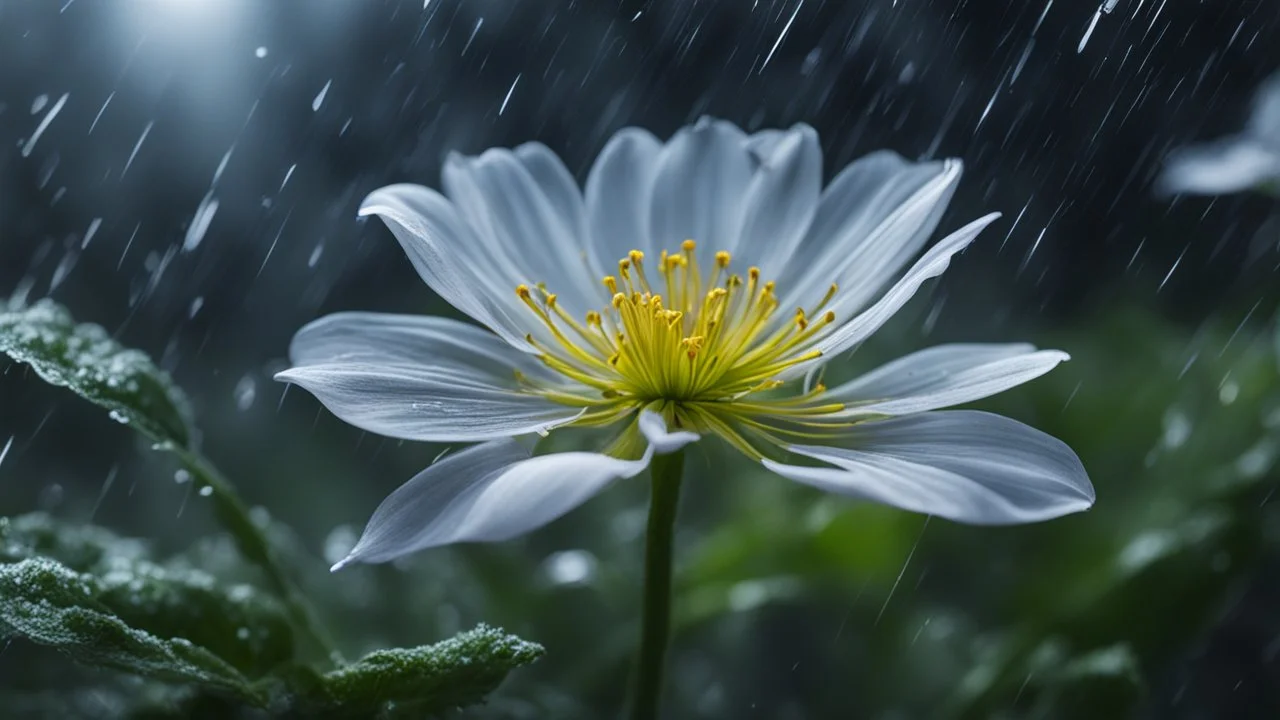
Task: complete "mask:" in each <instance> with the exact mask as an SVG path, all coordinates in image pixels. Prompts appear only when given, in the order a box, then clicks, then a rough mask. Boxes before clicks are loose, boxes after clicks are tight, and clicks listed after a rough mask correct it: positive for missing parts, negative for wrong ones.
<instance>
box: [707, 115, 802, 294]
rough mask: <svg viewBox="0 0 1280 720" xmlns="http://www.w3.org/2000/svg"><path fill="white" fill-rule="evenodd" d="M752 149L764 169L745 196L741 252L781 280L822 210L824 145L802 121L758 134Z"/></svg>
mask: <svg viewBox="0 0 1280 720" xmlns="http://www.w3.org/2000/svg"><path fill="white" fill-rule="evenodd" d="M749 147H750V148H751V149H752V153H753V155H754V156H755V157H756V159H757V162H758V163H759V167H758V168H757V170H756V172H755V174H754V175H753V176H752V178H751V184H750V185H749V186H748V187H747V190H746V196H745V198H744V200H743V204H744V205H745V207H746V215H745V217H744V218H743V222H742V239H741V241H740V244H739V246H738V252H739V254H741V255H742V256H743V257H744V258H745V259H746V260H747V262H748V263H750V264H754V265H758V266H759V267H760V268H761V270H762V271H763V272H764V276H765V277H767V278H777V277H778V275H779V273H780V272H781V271H782V269H783V268H784V267H785V266H786V264H787V262H788V261H789V260H790V259H791V257H792V256H793V255H794V254H795V251H796V247H797V245H799V243H800V241H801V240H803V239H804V237H805V233H806V232H807V231H808V229H809V223H810V222H812V221H813V216H814V212H815V211H816V210H817V208H818V195H819V193H820V192H821V190H822V148H821V147H819V146H818V134H817V133H816V132H814V130H813V128H811V127H809V126H808V125H797V126H796V127H795V128H794V129H792V130H790V131H787V132H784V133H779V134H778V136H777V137H776V138H772V137H770V138H767V139H766V138H761V137H759V135H756V136H752V138H751V142H750V143H749ZM709 249H711V250H714V249H715V248H709Z"/></svg>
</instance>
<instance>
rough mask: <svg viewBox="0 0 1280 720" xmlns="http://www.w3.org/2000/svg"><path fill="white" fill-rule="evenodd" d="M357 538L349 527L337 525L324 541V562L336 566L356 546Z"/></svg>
mask: <svg viewBox="0 0 1280 720" xmlns="http://www.w3.org/2000/svg"><path fill="white" fill-rule="evenodd" d="M358 539H359V537H358V536H357V535H356V531H355V530H353V529H352V528H351V526H350V525H339V526H338V527H336V528H334V529H333V530H331V531H329V534H328V535H327V536H325V539H324V550H323V553H324V560H325V562H327V563H329V564H330V565H334V564H337V563H338V562H340V561H341V560H342V559H343V558H345V557H346V556H347V555H349V554H351V548H353V547H355V546H356V540H358Z"/></svg>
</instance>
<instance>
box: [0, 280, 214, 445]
mask: <svg viewBox="0 0 1280 720" xmlns="http://www.w3.org/2000/svg"><path fill="white" fill-rule="evenodd" d="M0 352H3V353H4V354H6V355H8V356H9V357H11V358H13V359H14V360H15V361H17V362H21V363H26V364H28V365H30V366H31V368H32V369H33V370H35V371H36V374H38V375H39V376H40V377H41V378H43V379H44V380H45V381H46V382H48V383H51V384H53V385H58V386H60V387H65V388H68V389H70V390H72V391H74V392H75V393H76V394H78V395H80V396H81V397H83V398H85V399H87V400H89V401H91V402H93V403H96V404H98V405H100V406H102V407H104V408H106V409H108V410H109V411H111V417H113V418H114V419H116V420H118V421H119V422H122V423H126V424H129V425H132V426H133V427H134V428H135V429H137V430H138V431H140V432H142V433H143V434H144V435H146V436H147V437H149V438H151V439H152V440H155V441H157V442H165V441H168V442H172V443H175V444H177V445H178V446H180V447H190V445H191V441H192V435H193V424H192V419H191V412H190V409H189V407H188V404H187V400H186V398H185V396H183V394H182V392H181V391H180V390H179V389H178V388H177V387H175V386H174V385H173V383H172V382H171V381H170V379H169V376H168V374H166V373H164V372H163V371H161V370H160V369H159V368H157V367H156V366H155V363H153V362H152V361H151V359H150V358H149V357H147V355H146V354H145V353H143V352H141V351H138V350H130V349H128V348H125V347H123V346H121V345H120V344H119V343H118V342H116V341H115V340H113V339H112V338H111V337H110V336H109V335H108V334H107V332H106V330H104V329H103V328H102V327H100V326H98V325H93V324H88V323H84V324H79V325H77V324H76V322H75V320H74V319H73V318H72V317H71V314H70V313H69V312H67V310H66V308H63V307H62V306H61V305H58V304H57V303H54V302H52V301H50V300H41V301H39V302H37V303H35V304H33V305H30V306H28V307H12V306H11V307H9V308H7V309H5V308H0Z"/></svg>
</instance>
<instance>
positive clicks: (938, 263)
mask: <svg viewBox="0 0 1280 720" xmlns="http://www.w3.org/2000/svg"><path fill="white" fill-rule="evenodd" d="M998 217H1000V213H991V214H990V215H987V216H985V217H982V218H979V219H977V220H975V221H973V222H971V223H969V224H968V225H965V226H964V227H962V228H960V229H959V230H957V231H955V232H954V233H952V234H950V235H948V236H947V237H945V238H943V239H942V240H940V241H939V242H938V244H937V245H934V246H933V247H931V248H929V250H928V252H926V253H925V254H924V255H923V256H922V257H921V258H920V259H919V260H918V261H916V264H915V265H913V266H911V269H910V270H908V271H907V273H906V274H905V275H903V276H902V279H901V280H899V281H898V282H897V284H895V285H894V286H893V287H891V288H889V291H888V292H887V293H885V294H884V297H882V298H880V299H879V300H877V301H876V302H875V304H874V305H872V306H871V307H869V308H867V309H866V310H865V311H863V312H862V313H861V314H859V315H857V316H856V317H854V318H853V319H852V320H849V321H848V322H846V323H844V324H843V325H840V326H838V327H837V328H836V329H835V330H833V331H832V332H831V333H830V334H828V335H826V336H824V337H823V338H822V340H821V341H819V342H818V344H817V348H818V349H819V350H821V351H822V352H823V356H822V357H821V358H818V359H817V360H815V361H812V362H810V363H802V364H800V365H797V366H795V367H793V368H791V369H789V370H788V371H786V372H784V373H783V374H782V375H781V377H783V378H791V377H798V376H799V375H801V374H803V373H804V372H806V371H808V370H810V369H812V368H813V367H815V366H816V365H817V364H819V363H823V362H826V361H828V360H830V359H831V358H832V357H834V356H836V355H838V354H840V353H842V352H844V351H845V350H849V349H851V348H853V347H856V346H857V345H858V344H859V343H861V342H862V341H863V340H866V339H867V338H868V337H870V336H871V334H872V333H874V332H875V331H876V330H879V329H880V327H881V326H882V325H884V324H885V323H886V322H888V320H889V318H891V317H893V314H894V313H896V312H898V310H899V309H901V308H902V306H903V305H906V304H907V301H908V300H910V299H911V298H912V296H914V295H915V293H916V291H917V290H919V289H920V286H921V285H923V284H924V282H925V281H926V280H928V279H930V278H934V277H937V276H938V275H941V274H942V273H943V271H945V270H946V269H947V266H948V265H950V264H951V256H952V255H955V254H956V253H958V252H960V251H961V250H964V249H965V248H966V247H968V246H969V243H971V242H973V240H974V238H976V237H977V236H978V233H979V232H981V231H982V229H983V228H985V227H986V226H987V225H990V224H991V223H992V221H994V220H995V219H996V218H998Z"/></svg>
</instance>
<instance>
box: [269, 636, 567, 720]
mask: <svg viewBox="0 0 1280 720" xmlns="http://www.w3.org/2000/svg"><path fill="white" fill-rule="evenodd" d="M542 653H543V648H542V646H541V645H538V644H536V643H531V642H526V641H524V640H521V639H520V638H518V637H516V636H514V635H509V634H507V633H505V632H503V631H502V630H499V629H496V628H492V627H488V626H486V625H480V626H479V627H477V628H475V629H473V630H469V631H467V632H464V633H461V634H459V635H456V636H454V637H452V638H450V639H448V640H444V641H442V642H439V643H436V644H434V645H428V646H423V647H417V648H412V649H407V650H406V649H394V650H378V651H375V652H372V653H369V654H368V655H366V656H364V657H363V658H361V659H360V660H359V661H357V662H356V663H354V664H351V665H348V666H346V667H344V668H341V669H338V670H334V671H332V672H329V673H326V674H324V675H320V676H315V675H311V676H309V678H306V679H303V678H296V679H295V682H294V684H296V685H299V686H309V687H308V688H307V689H306V690H304V691H301V693H300V695H301V697H300V698H299V702H298V705H299V709H300V710H301V711H302V712H303V714H304V715H306V716H307V717H333V718H339V717H342V718H345V717H361V718H363V717H373V716H381V717H400V716H412V717H422V716H424V715H433V714H439V713H444V712H447V711H450V710H453V709H455V708H458V707H461V706H464V705H471V704H474V703H477V702H479V701H481V700H483V699H484V696H485V695H487V694H488V693H489V692H491V691H492V690H493V689H494V688H496V687H497V686H498V684H499V683H501V682H502V680H503V679H504V678H505V677H506V676H507V673H508V672H510V671H511V670H514V669H515V668H518V667H520V666H523V665H528V664H529V663H531V662H533V661H534V660H537V659H538V658H539V657H541V656H542Z"/></svg>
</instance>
